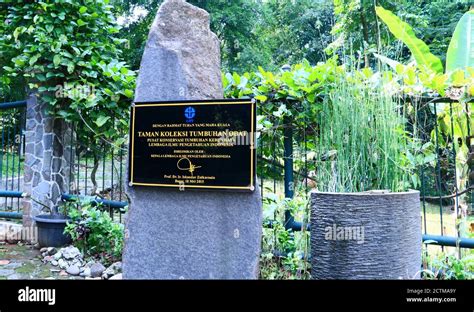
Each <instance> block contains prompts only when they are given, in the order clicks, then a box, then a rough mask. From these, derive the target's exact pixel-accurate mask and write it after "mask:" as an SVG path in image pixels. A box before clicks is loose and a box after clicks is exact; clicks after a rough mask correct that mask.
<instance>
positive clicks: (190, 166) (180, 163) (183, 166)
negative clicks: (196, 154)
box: [176, 157, 202, 176]
mask: <svg viewBox="0 0 474 312" xmlns="http://www.w3.org/2000/svg"><path fill="white" fill-rule="evenodd" d="M186 162H187V165H188V168H186V164H185V163H186ZM176 166H177V167H178V169H179V170H182V171H189V173H190V174H191V176H194V171H196V169H198V168H202V167H201V166H195V165H193V163H192V162H191V160H190V159H189V158H187V157H184V158H181V159H180V160H178V163H177V164H176Z"/></svg>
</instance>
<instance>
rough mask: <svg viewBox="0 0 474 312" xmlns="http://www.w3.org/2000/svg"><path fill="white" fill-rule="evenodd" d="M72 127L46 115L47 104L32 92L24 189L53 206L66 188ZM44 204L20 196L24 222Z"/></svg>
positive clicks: (28, 107) (26, 145)
mask: <svg viewBox="0 0 474 312" xmlns="http://www.w3.org/2000/svg"><path fill="white" fill-rule="evenodd" d="M71 135H72V131H71V127H69V125H68V124H67V123H66V122H65V121H64V120H62V119H59V118H55V117H52V116H49V114H48V113H47V104H46V103H43V102H41V100H40V99H39V98H38V95H37V94H36V93H31V94H30V95H29V97H28V100H27V108H26V133H25V163H24V189H23V191H24V192H26V193H28V194H30V195H31V196H32V197H33V198H34V199H36V200H38V201H40V202H42V203H44V204H45V205H47V206H48V207H49V208H50V209H55V208H56V206H57V204H58V203H59V201H60V200H61V194H62V193H63V192H64V191H65V190H66V189H67V186H68V183H69V174H70V169H69V168H70V156H71V146H69V145H68V144H69V143H70V142H71ZM42 209H43V207H42V206H41V205H39V204H38V203H35V202H34V201H32V200H31V199H30V198H25V199H23V224H24V225H25V226H29V225H31V224H32V217H33V216H36V215H38V214H40V213H41V210H42Z"/></svg>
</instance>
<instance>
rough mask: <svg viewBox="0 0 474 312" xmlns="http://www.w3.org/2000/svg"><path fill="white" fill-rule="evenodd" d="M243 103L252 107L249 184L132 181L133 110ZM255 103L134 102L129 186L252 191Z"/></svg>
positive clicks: (133, 123) (133, 119)
mask: <svg viewBox="0 0 474 312" xmlns="http://www.w3.org/2000/svg"><path fill="white" fill-rule="evenodd" d="M236 104H240V105H245V104H250V105H251V108H252V112H251V127H250V131H251V135H250V185H249V186H224V185H222V186H220V185H219V186H217V185H213V186H204V185H186V184H182V185H179V184H154V183H136V182H133V177H134V175H133V167H134V165H135V160H134V159H133V156H134V154H135V149H134V148H135V116H136V114H135V110H136V109H137V108H140V107H157V106H189V105H193V106H196V105H236ZM255 105H256V102H255V101H254V100H248V101H239V102H237V101H235V102H234V101H224V102H219V101H215V102H212V101H211V102H169V103H147V104H142V103H135V104H134V105H133V106H132V116H133V118H132V129H131V155H130V157H131V168H130V185H131V186H158V187H171V188H181V187H184V188H197V189H221V190H250V191H254V190H255V185H254V182H255V181H254V159H255V155H254V154H255V142H254V140H255Z"/></svg>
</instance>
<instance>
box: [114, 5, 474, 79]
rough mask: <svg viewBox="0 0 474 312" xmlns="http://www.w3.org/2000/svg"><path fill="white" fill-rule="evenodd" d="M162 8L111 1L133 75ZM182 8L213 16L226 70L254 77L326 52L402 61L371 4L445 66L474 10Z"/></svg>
mask: <svg viewBox="0 0 474 312" xmlns="http://www.w3.org/2000/svg"><path fill="white" fill-rule="evenodd" d="M161 2H162V0H112V4H114V6H115V9H116V10H117V15H121V16H123V17H125V19H126V20H127V22H126V24H125V25H124V26H125V30H126V31H123V32H121V36H123V38H125V39H128V40H129V41H130V45H129V47H128V48H126V49H124V52H125V59H126V60H127V62H128V63H129V64H131V66H132V68H133V69H138V67H139V64H140V57H141V55H142V51H143V47H144V44H145V40H146V38H147V35H148V30H149V26H150V24H151V23H152V22H153V18H154V16H155V14H154V13H155V12H156V10H157V9H158V7H159V5H160V4H161ZM188 2H190V3H192V4H194V5H197V6H199V7H201V8H203V9H205V10H207V11H208V12H209V13H210V14H211V28H212V29H213V31H214V32H216V33H217V34H218V36H219V38H220V39H221V42H222V52H223V53H222V55H223V67H224V70H225V71H231V72H232V71H236V72H246V71H255V70H257V67H258V66H262V67H263V68H265V69H266V70H275V69H278V68H279V67H280V66H282V65H283V64H287V63H288V64H295V63H299V62H301V61H302V60H303V59H307V60H308V61H309V62H310V63H312V64H316V63H317V62H319V61H324V60H326V58H327V54H326V52H336V51H338V52H339V53H341V49H342V51H343V52H348V53H347V54H348V55H363V56H364V58H365V60H366V62H367V64H365V65H369V64H372V65H373V64H375V62H376V60H375V59H374V58H373V56H372V55H371V53H372V52H375V51H378V52H383V53H382V54H384V55H387V56H389V57H391V58H397V59H400V60H408V59H409V58H410V53H409V51H408V49H407V48H405V47H404V46H403V45H402V44H400V42H398V41H397V40H395V38H394V37H393V36H391V35H390V34H389V32H388V31H387V29H386V28H385V27H384V26H383V25H381V23H380V21H379V20H378V18H377V17H376V14H375V6H376V5H381V6H383V7H385V8H386V9H389V10H391V11H393V12H394V13H395V14H396V15H397V16H399V17H401V18H402V19H403V20H405V21H406V22H408V23H409V24H410V25H412V26H413V27H414V30H415V33H416V35H417V36H418V38H420V39H421V40H423V41H424V42H426V43H428V44H429V45H430V48H431V51H432V52H433V53H434V54H435V55H437V56H438V57H440V58H441V60H443V61H444V60H445V57H446V56H445V54H446V51H447V48H448V44H449V41H450V39H451V36H452V33H453V31H454V28H455V26H456V23H457V21H458V20H459V19H460V17H461V16H462V15H463V14H464V13H465V12H466V11H467V10H468V9H469V8H470V6H471V5H473V4H474V2H473V1H468V0H453V1H446V0H434V1H430V0H399V1H388V0H334V1H332V0H298V1H285V0H267V1H263V0H233V1H221V0H212V1H211V0H210V1H205V0H190V1H188ZM137 12H140V13H141V14H142V15H140V14H137ZM148 13H149V14H148ZM139 15H140V16H141V17H138V16H139ZM143 15H146V16H143ZM329 44H330V45H329ZM328 45H329V47H328ZM137 47H139V48H137ZM344 54H346V53H344Z"/></svg>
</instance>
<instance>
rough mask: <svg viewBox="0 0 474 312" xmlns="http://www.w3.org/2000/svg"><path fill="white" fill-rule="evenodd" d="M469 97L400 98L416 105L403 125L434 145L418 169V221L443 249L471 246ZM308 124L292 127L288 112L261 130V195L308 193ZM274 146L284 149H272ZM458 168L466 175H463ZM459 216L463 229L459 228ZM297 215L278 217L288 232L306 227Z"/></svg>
mask: <svg viewBox="0 0 474 312" xmlns="http://www.w3.org/2000/svg"><path fill="white" fill-rule="evenodd" d="M473 102H474V101H471V102H469V103H465V104H460V103H459V102H458V101H454V100H451V99H447V98H427V97H423V98H404V99H403V100H402V103H404V105H411V106H412V108H414V109H415V113H414V114H412V116H411V118H412V119H411V120H408V128H407V129H406V130H407V131H409V132H411V133H412V134H413V135H414V136H416V137H417V138H419V139H421V141H422V143H428V142H432V144H433V145H434V151H435V153H434V154H435V159H434V160H433V161H432V163H434V165H433V164H432V163H431V164H426V165H423V166H422V167H421V168H420V169H419V170H420V173H419V176H420V180H421V185H420V186H419V190H420V194H421V218H422V226H423V228H422V229H420V230H422V231H423V234H424V235H423V241H424V242H426V243H429V244H430V248H436V246H433V247H431V245H438V246H440V247H437V248H441V249H442V250H444V249H445V247H446V246H450V247H461V248H474V239H473V238H472V236H474V235H473V232H472V231H474V218H473V217H472V216H471V215H472V211H473V209H472V208H471V207H472V205H473V202H474V200H473V197H474V194H473V192H472V191H473V189H474V185H473V184H472V182H473V181H474V170H473V171H472V172H471V169H470V167H471V166H472V165H474V148H473V147H472V144H471V142H472V139H473V138H474V136H472V134H471V120H470V111H471V108H472V103H473ZM288 105H291V103H288ZM461 106H462V107H461ZM303 109H304V108H303ZM439 116H441V117H442V118H441V119H440V120H441V121H440V120H439ZM310 128H311V124H310V122H309V121H307V120H304V121H303V123H302V124H301V125H299V126H297V127H296V126H294V125H293V122H292V120H291V119H290V117H288V118H287V119H285V120H284V121H283V123H282V124H279V125H275V127H274V128H273V129H272V130H271V131H270V132H267V133H265V134H261V137H260V140H259V141H260V142H259V143H260V146H259V148H260V151H259V165H258V172H259V176H260V186H261V191H262V197H265V193H266V192H267V193H268V192H270V193H273V194H275V193H276V194H284V196H285V197H286V198H293V197H294V196H295V194H296V196H305V197H307V195H308V194H307V192H308V191H310V190H311V189H312V188H313V187H314V186H315V183H314V182H315V181H314V179H313V177H312V175H311V172H312V171H313V170H315V169H316V168H317V162H316V161H315V160H314V158H313V157H308V155H309V153H314V152H317V151H314V150H312V148H313V147H309V146H308V142H307V140H306V137H307V136H308V135H309V134H308V132H311V131H312V129H310ZM461 148H462V149H463V151H462V152H463V153H464V155H465V156H466V157H467V158H468V159H467V162H466V163H465V162H464V161H466V160H459V159H458V156H459V155H460V152H461V151H460V149H461ZM279 150H280V151H281V150H283V153H281V152H280V154H278V153H276V152H277V151H279ZM264 151H267V154H265V152H264ZM268 151H270V152H268ZM311 159H312V160H311ZM335 161H337V159H335ZM460 171H462V172H460ZM460 173H462V174H463V177H469V178H468V179H467V180H462V179H461V177H460ZM264 177H265V178H264ZM460 179H461V181H460ZM461 185H462V186H461ZM296 190H300V191H298V192H295V191H296ZM306 213H307V214H308V213H309V210H307V211H306ZM461 218H463V220H465V226H466V227H467V228H466V227H465V228H464V229H462V228H461V227H460V222H459V221H460V219H461ZM297 219H298V220H299V222H297V221H295V217H294V216H293V215H292V214H291V213H290V212H289V211H286V213H285V216H284V220H283V223H284V226H285V228H286V229H292V230H293V231H301V230H302V229H305V230H307V229H308V228H309V224H308V216H307V215H302V216H298V218H297ZM273 222H279V221H278V220H270V221H268V222H266V226H268V227H271V226H272V223H273ZM280 222H281V221H280Z"/></svg>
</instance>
